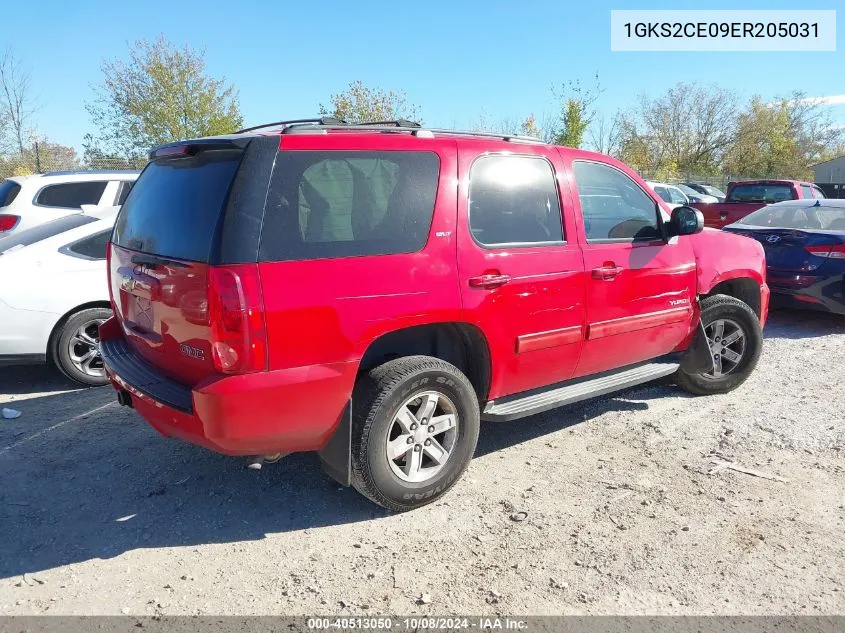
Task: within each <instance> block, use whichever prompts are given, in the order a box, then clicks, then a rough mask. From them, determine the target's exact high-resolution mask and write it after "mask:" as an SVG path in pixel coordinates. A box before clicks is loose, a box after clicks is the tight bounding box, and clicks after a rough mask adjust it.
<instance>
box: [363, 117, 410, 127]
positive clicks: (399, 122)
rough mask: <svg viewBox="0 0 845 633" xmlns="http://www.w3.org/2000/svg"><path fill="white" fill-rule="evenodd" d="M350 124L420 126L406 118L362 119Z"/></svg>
mask: <svg viewBox="0 0 845 633" xmlns="http://www.w3.org/2000/svg"><path fill="white" fill-rule="evenodd" d="M349 125H350V126H354V127H360V126H378V127H380V126H388V125H392V126H393V127H402V128H419V127H422V126H421V125H420V124H419V123H417V122H416V121H409V120H408V119H394V120H392V121H363V122H361V123H350V124H349Z"/></svg>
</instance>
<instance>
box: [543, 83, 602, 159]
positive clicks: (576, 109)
mask: <svg viewBox="0 0 845 633" xmlns="http://www.w3.org/2000/svg"><path fill="white" fill-rule="evenodd" d="M595 81H596V83H595V85H594V86H593V87H587V86H584V85H582V84H581V81H580V80H577V79H576V80H575V81H568V82H565V83H564V84H562V85H561V86H560V88H553V89H552V93H553V94H554V95H555V99H556V100H557V101H558V102H559V103H560V128H559V129H558V130H556V134H555V137H554V141H555V143H557V144H558V145H565V146H566V147H581V145H582V144H583V143H584V135H585V134H586V132H587V128H588V127H590V123H591V122H592V120H593V118H594V117H595V114H596V112H595V108H594V106H595V103H596V100H597V99H598V98H599V96H600V95H601V93H602V89H601V85H600V84H599V76H598V74H596V76H595Z"/></svg>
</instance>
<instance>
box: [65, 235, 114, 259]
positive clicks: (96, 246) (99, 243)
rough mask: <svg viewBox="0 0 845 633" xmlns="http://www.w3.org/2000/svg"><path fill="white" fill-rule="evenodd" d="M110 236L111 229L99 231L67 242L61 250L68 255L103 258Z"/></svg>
mask: <svg viewBox="0 0 845 633" xmlns="http://www.w3.org/2000/svg"><path fill="white" fill-rule="evenodd" d="M110 237H111V229H108V230H106V231H100V232H99V233H95V234H94V235H92V236H90V237H86V238H85V239H82V240H79V241H78V242H74V243H73V244H68V245H67V246H65V247H64V248H63V249H61V250H62V251H64V252H65V253H67V254H68V255H76V256H77V257H83V258H85V259H105V258H106V245H107V244H108V243H109V238H110Z"/></svg>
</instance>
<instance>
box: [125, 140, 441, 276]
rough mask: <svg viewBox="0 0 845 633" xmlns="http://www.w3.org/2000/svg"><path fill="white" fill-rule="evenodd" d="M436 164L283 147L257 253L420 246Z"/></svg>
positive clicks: (332, 253)
mask: <svg viewBox="0 0 845 633" xmlns="http://www.w3.org/2000/svg"><path fill="white" fill-rule="evenodd" d="M439 172H440V159H439V158H438V156H437V155H436V154H434V153H431V152H405V151H395V152H376V151H328V152H326V151H281V152H279V153H278V155H277V157H276V165H275V167H274V169H273V176H272V178H271V182H270V190H269V192H268V195H267V204H266V211H265V215H264V227H263V229H262V232H261V246H260V258H261V260H262V261H290V260H304V259H324V258H334V257H358V256H364V255H389V254H396V253H412V252H415V251H418V250H420V249H421V248H422V247H423V246H424V245H425V242H426V240H427V238H428V232H429V229H430V228H431V219H432V215H433V213H434V199H435V196H436V194H437V183H438V178H439ZM137 186H138V185H136V187H137ZM134 196H135V194H133V198H132V199H134ZM132 199H130V203H131V201H132Z"/></svg>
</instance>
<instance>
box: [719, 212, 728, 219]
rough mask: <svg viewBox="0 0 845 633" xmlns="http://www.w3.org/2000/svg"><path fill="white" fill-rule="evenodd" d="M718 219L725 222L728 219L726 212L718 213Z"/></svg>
mask: <svg viewBox="0 0 845 633" xmlns="http://www.w3.org/2000/svg"><path fill="white" fill-rule="evenodd" d="M719 218H720V219H722V220H727V219H728V212H727V211H722V212H721V213H719Z"/></svg>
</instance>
